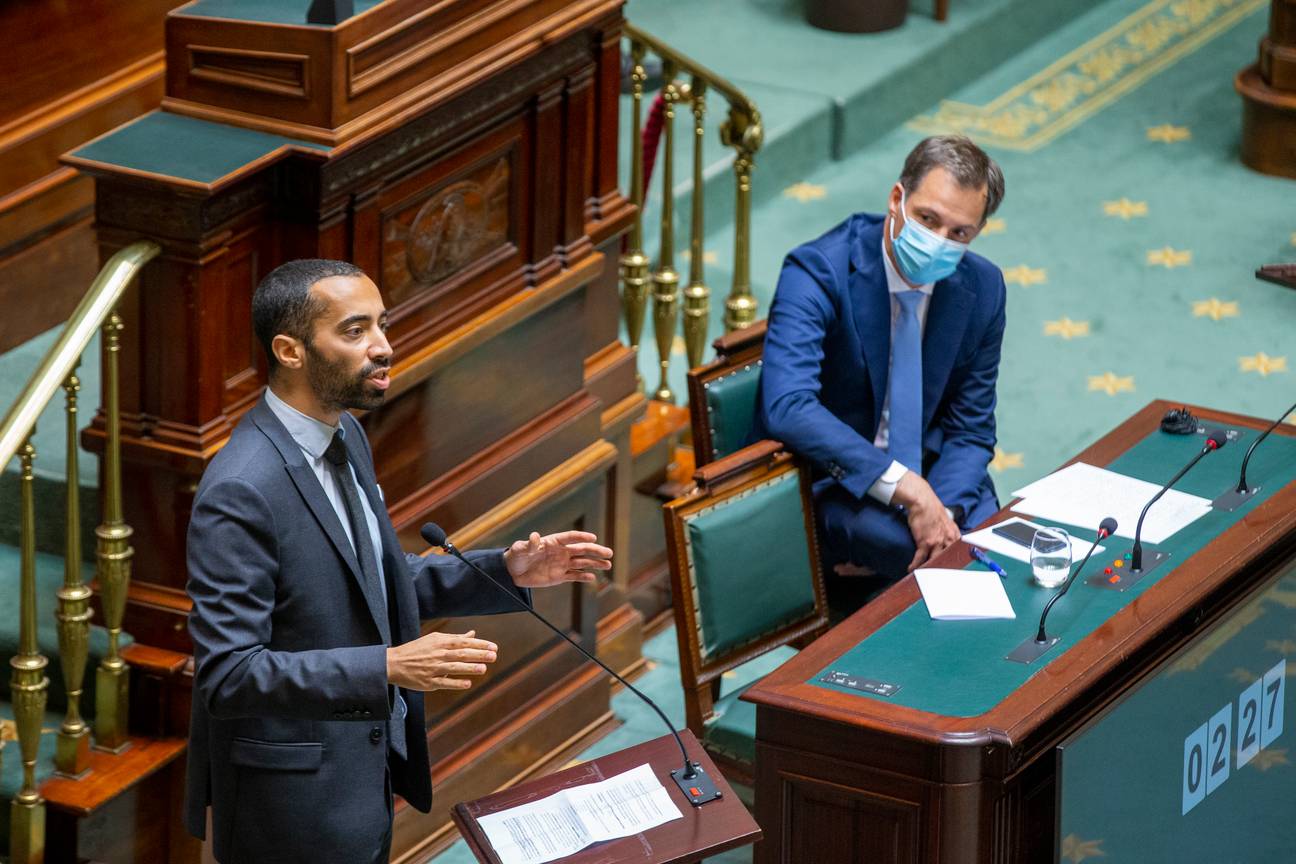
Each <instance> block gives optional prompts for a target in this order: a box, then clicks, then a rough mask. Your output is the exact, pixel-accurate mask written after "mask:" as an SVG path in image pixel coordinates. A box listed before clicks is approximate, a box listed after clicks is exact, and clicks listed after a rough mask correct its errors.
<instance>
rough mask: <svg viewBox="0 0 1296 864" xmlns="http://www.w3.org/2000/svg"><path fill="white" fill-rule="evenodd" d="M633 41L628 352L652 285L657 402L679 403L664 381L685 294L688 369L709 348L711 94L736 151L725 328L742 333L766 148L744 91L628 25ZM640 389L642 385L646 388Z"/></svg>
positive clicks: (624, 268)
mask: <svg viewBox="0 0 1296 864" xmlns="http://www.w3.org/2000/svg"><path fill="white" fill-rule="evenodd" d="M624 34H625V36H626V38H627V39H629V40H630V59H631V67H632V68H631V82H632V85H633V87H632V91H631V92H632V112H631V114H632V118H633V120H632V123H631V126H632V130H631V137H630V146H631V148H632V149H631V154H630V164H631V172H630V176H631V180H630V183H631V186H632V189H631V190H630V195H631V200H632V201H633V202H634V203H635V205H636V206H637V207H638V209H639V213H638V215H637V216H636V217H635V223H634V226H633V228H632V229H631V231H630V236H629V238H628V242H627V246H626V251H625V254H624V255H622V256H621V281H622V298H621V302H622V307H623V310H624V312H625V320H626V332H627V334H628V337H629V341H630V346H631V348H633V349H634V350H635V351H636V353H637V352H638V350H639V343H640V334H641V332H642V329H643V321H644V307H645V305H646V304H647V300H648V296H649V291H648V285H649V282H650V280H651V284H652V289H653V290H652V292H651V296H652V300H653V325H654V326H653V330H654V336H655V341H656V343H657V354H658V365H659V367H660V375H661V383H660V384H659V386H658V388H657V391H656V392H655V393H654V398H656V399H659V400H661V401H665V402H674V401H675V395H674V393H672V392H671V390H670V387H669V385H668V383H667V372H668V369H669V366H670V355H671V351H672V349H673V346H674V344H675V329H676V326H677V324H676V322H677V319H678V310H679V305H680V303H679V301H680V299H681V297H680V295H681V293H682V295H683V296H682V299H683V301H684V303H683V312H684V315H683V319H684V320H683V331H684V333H683V336H684V340H683V341H684V345H685V350H686V352H687V354H688V362H689V365H690V366H697V365H699V364H700V363H701V362H702V359H703V358H702V353H703V350H704V349H705V347H706V330H707V322H708V321H709V318H710V311H711V300H710V295H711V292H710V288H708V287H707V284H706V279H705V274H704V272H703V258H704V254H705V253H704V251H703V237H702V231H703V224H702V218H703V207H702V195H703V189H702V146H701V144H702V136H703V121H704V119H705V115H706V110H707V106H706V95H707V93H708V91H709V92H711V93H716V94H719V95H721V96H723V97H724V98H725V100H726V101H727V102H728V108H729V112H728V116H727V117H726V119H725V121H724V122H723V123H722V124H721V127H720V140H721V142H722V143H723V144H724V145H725V146H726V147H730V148H732V149H733V150H734V179H735V181H736V187H735V188H736V194H735V201H734V211H735V212H734V261H733V282H732V285H731V287H730V291H729V296H728V298H727V299H726V300H725V317H724V322H725V329H726V331H731V330H737V329H739V328H742V327H746V326H748V325H750V324H752V323H753V322H754V321H755V320H756V299H755V297H753V296H752V292H751V275H750V274H751V261H750V258H751V175H752V171H753V169H754V167H755V158H756V151H757V150H759V149H760V146H761V144H762V142H763V138H764V131H763V127H762V125H761V116H760V111H759V110H757V108H756V105H755V103H753V102H752V101H751V99H749V98H748V97H747V95H746V94H745V93H743V92H742V91H741V90H739V89H738V88H737V87H736V86H734V85H733V84H732V83H731V82H730V81H728V80H727V79H725V78H724V77H722V76H720V75H717V74H716V73H715V72H713V71H711V70H710V69H708V68H707V67H706V66H703V65H702V64H701V63H698V62H697V61H696V60H693V59H692V58H690V57H687V56H685V55H684V54H681V53H680V52H679V51H677V50H676V49H674V48H672V47H671V46H669V45H667V44H666V43H664V42H662V41H661V40H660V39H658V38H656V37H655V36H652V35H651V34H649V33H645V32H644V31H643V30H640V29H639V28H638V27H635V26H634V25H632V24H626V25H625V26H624ZM649 51H651V52H652V53H654V54H656V55H657V56H658V57H660V58H661V60H662V71H663V82H662V97H663V101H664V112H663V115H662V116H663V121H664V122H663V125H662V134H663V146H662V147H661V148H660V149H659V151H658V152H659V153H660V154H661V159H662V170H661V176H662V213H661V243H660V248H659V250H658V261H657V266H656V268H654V269H653V270H652V273H651V277H650V275H649V262H648V259H647V257H646V256H645V255H644V251H643V225H642V221H643V212H642V211H643V207H642V205H643V174H644V171H643V158H642V143H641V141H640V136H641V131H642V127H641V120H642V103H643V97H644V81H645V80H646V78H647V75H646V72H645V69H644V57H645V55H646V54H647V53H648V52H649ZM680 105H688V106H690V107H691V108H692V119H693V128H692V132H693V136H692V137H693V145H694V146H693V163H694V164H693V202H692V203H693V206H692V230H691V235H692V236H691V237H690V243H689V255H690V260H689V280H688V284H687V285H686V286H685V287H684V289H683V291H682V292H681V290H680V287H679V283H680V278H679V274H678V272H677V271H676V270H675V267H674V252H675V250H674V243H675V235H674V218H675V214H674V199H673V195H674V190H673V188H672V184H673V182H674V176H675V174H674V165H673V160H674V152H673V146H674V129H673V125H674V120H675V116H676V108H677V106H680ZM641 384H642V382H641Z"/></svg>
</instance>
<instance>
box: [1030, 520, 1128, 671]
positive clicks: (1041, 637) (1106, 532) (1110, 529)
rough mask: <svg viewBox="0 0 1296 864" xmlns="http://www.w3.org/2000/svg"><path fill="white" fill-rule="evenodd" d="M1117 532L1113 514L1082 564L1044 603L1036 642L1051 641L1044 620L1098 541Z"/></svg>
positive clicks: (1105, 521) (1100, 531)
mask: <svg viewBox="0 0 1296 864" xmlns="http://www.w3.org/2000/svg"><path fill="white" fill-rule="evenodd" d="M1115 533H1116V520H1115V519H1113V518H1112V517H1111V516H1108V517H1107V518H1106V519H1104V520H1102V522H1101V523H1099V525H1098V539H1097V540H1094V542H1093V545H1091V546H1090V547H1089V551H1088V552H1086V553H1085V556H1084V558H1083V559H1081V561H1080V566H1079V567H1076V568H1075V569H1074V570H1072V571H1071V575H1070V576H1069V577H1068V578H1067V580H1066V582H1063V583H1062V589H1061V590H1060V591H1058V592H1057V593H1056V594H1054V595H1053V596H1052V597H1050V598H1049V601H1048V603H1046V604H1044V611H1043V613H1041V614H1040V625H1039V632H1038V633H1036V634H1035V642H1036V644H1039V645H1043V644H1046V643H1048V641H1049V637H1048V633H1047V631H1045V629H1044V622H1045V621H1047V620H1048V614H1049V610H1050V609H1052V608H1053V604H1054V603H1056V602H1057V601H1059V600H1061V599H1062V595H1063V594H1065V593H1067V591H1069V590H1070V589H1071V583H1072V582H1074V581H1075V578H1076V577H1077V576H1079V575H1080V571H1081V570H1084V566H1085V565H1086V564H1088V563H1089V556H1090V555H1092V554H1093V553H1094V550H1095V549H1097V548H1098V543H1099V542H1100V541H1103V540H1106V539H1107V538H1108V537H1110V536H1111V535H1113V534H1115Z"/></svg>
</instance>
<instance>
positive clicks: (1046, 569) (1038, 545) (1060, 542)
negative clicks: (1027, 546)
mask: <svg viewBox="0 0 1296 864" xmlns="http://www.w3.org/2000/svg"><path fill="white" fill-rule="evenodd" d="M1070 569H1071V537H1070V535H1068V534H1067V532H1066V530H1065V529H1062V528H1040V529H1039V530H1037V531H1036V532H1035V538H1034V540H1032V541H1031V572H1032V573H1034V574H1035V584H1037V585H1040V586H1041V587H1044V588H1056V587H1058V586H1059V585H1061V584H1062V583H1063V582H1065V581H1066V578H1067V572H1068V571H1069V570H1070Z"/></svg>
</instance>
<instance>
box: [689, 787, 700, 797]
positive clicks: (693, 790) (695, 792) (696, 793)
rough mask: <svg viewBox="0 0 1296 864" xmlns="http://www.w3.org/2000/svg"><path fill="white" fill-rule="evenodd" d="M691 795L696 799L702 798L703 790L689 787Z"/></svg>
mask: <svg viewBox="0 0 1296 864" xmlns="http://www.w3.org/2000/svg"><path fill="white" fill-rule="evenodd" d="M689 794H690V795H692V796H693V797H694V798H701V797H702V790H701V789H699V788H698V787H696V786H690V787H689Z"/></svg>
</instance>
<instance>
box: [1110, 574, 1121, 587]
mask: <svg viewBox="0 0 1296 864" xmlns="http://www.w3.org/2000/svg"><path fill="white" fill-rule="evenodd" d="M1107 581H1108V582H1110V583H1111V584H1113V585H1115V584H1116V583H1117V582H1119V581H1120V577H1119V576H1113V577H1111V578H1110V579H1108V580H1107Z"/></svg>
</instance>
